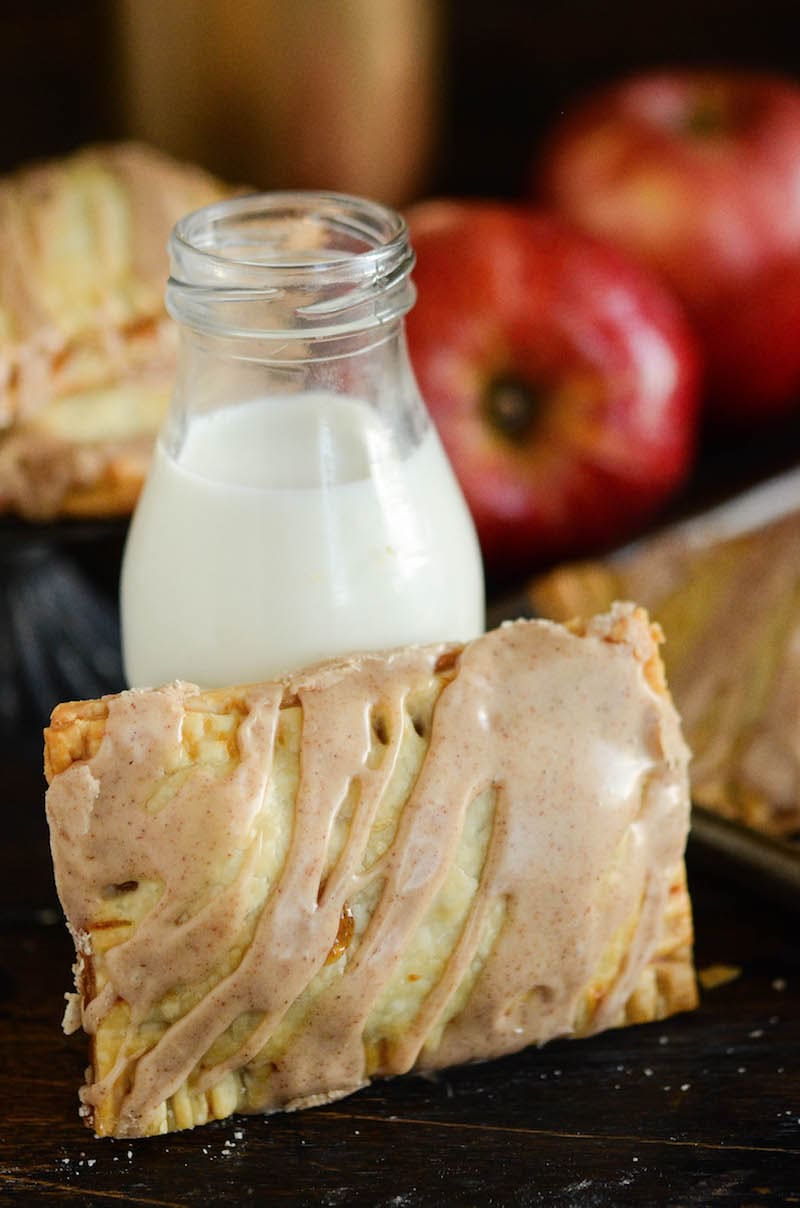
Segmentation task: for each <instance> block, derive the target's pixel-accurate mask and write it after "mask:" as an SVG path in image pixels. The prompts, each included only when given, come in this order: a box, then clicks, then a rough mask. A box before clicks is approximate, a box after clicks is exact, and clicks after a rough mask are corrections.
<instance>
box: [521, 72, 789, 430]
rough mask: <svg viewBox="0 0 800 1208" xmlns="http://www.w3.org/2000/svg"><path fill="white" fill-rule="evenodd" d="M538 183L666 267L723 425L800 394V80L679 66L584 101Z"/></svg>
mask: <svg viewBox="0 0 800 1208" xmlns="http://www.w3.org/2000/svg"><path fill="white" fill-rule="evenodd" d="M532 191H533V193H534V194H535V196H536V197H537V198H539V199H543V200H544V202H545V203H546V204H549V205H552V206H553V207H555V208H556V209H557V210H558V211H559V212H560V213H562V214H563V215H564V216H565V217H566V218H568V219H569V220H570V221H572V222H574V223H575V224H576V225H578V226H580V227H581V229H583V230H585V231H587V232H588V233H590V234H594V235H597V236H600V237H603V238H606V239H610V240H612V241H613V242H614V243H615V244H616V245H617V246H618V247H620V248H622V249H623V250H624V251H627V252H628V253H630V254H632V255H634V256H636V257H637V258H638V259H639V260H640V261H641V263H643V264H646V265H649V266H650V267H651V268H653V269H655V270H657V271H658V272H659V273H660V274H661V276H662V277H663V279H664V280H665V281H666V282H668V284H669V285H670V287H671V288H672V289H673V290H674V291H675V292H676V293H677V295H678V296H679V297H680V298H681V300H682V301H683V303H684V305H685V306H686V308H687V311H688V313H689V316H690V318H691V320H692V322H693V324H694V326H695V328H696V330H697V332H698V334H699V337H700V341H701V345H702V349H703V354H704V357H705V361H706V364H707V385H708V399H707V403H708V409H709V413H710V414H711V415H712V417H713V418H714V420H715V421H716V422H717V423H720V422H723V423H727V424H732V425H739V426H741V425H743V424H746V423H752V422H753V421H754V420H755V421H757V420H761V419H770V418H772V417H774V416H778V415H781V414H785V413H787V412H789V411H791V410H793V409H796V407H797V405H798V398H799V397H800V88H798V86H797V85H796V84H795V83H793V82H791V81H790V80H787V79H783V78H781V77H779V76H772V75H766V74H759V73H755V72H746V71H735V70H715V71H708V70H707V71H703V70H691V69H685V70H673V71H663V72H653V73H649V74H645V75H639V76H635V77H633V78H631V79H628V80H624V81H622V82H621V83H617V84H614V85H612V86H611V87H609V88H606V89H603V90H601V91H599V92H597V93H595V94H593V95H592V96H590V97H589V98H588V99H587V100H585V101H584V102H583V103H579V104H578V105H576V106H575V107H574V108H573V109H572V110H571V111H570V112H568V113H567V116H566V117H565V118H564V119H563V120H562V121H561V122H560V123H559V124H558V125H557V127H556V128H555V130H554V132H553V134H552V136H551V138H550V140H549V142H548V144H547V146H546V147H545V149H544V153H543V155H542V156H541V158H540V160H539V162H537V164H536V165H535V167H534V171H533V174H532Z"/></svg>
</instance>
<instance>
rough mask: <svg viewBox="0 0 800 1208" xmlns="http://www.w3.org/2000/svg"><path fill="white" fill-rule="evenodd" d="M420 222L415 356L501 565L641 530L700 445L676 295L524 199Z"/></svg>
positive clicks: (418, 214) (457, 209)
mask: <svg viewBox="0 0 800 1208" xmlns="http://www.w3.org/2000/svg"><path fill="white" fill-rule="evenodd" d="M409 225H410V228H411V238H412V242H413V245H414V247H415V250H416V253H417V267H416V270H415V274H414V277H415V281H416V285H417V290H418V300H417V304H416V306H415V307H414V309H413V310H412V311H411V313H410V314H409V316H408V318H407V325H408V341H409V348H410V352H411V359H412V363H413V366H414V369H415V372H416V375H417V378H418V380H419V383H420V386H421V389H422V394H423V397H424V398H425V401H426V403H427V405H428V408H429V410H430V412H431V414H432V416H433V419H434V421H435V423H436V425H437V427H438V430H439V433H440V435H441V438H442V440H443V443H444V445H445V448H446V450H447V452H448V454H449V456H450V460H451V462H452V464H453V466H454V469H455V472H456V474H457V476H458V479H459V481H460V483H461V486H462V489H463V491H464V493H465V495H466V498H467V502H468V504H469V506H470V509H471V511H472V514H473V517H474V519H475V523H476V526H477V529H478V535H479V537H480V541H481V546H482V549H483V552H484V556H485V559H486V562H487V566H488V569H489V571H490V572H491V573H493V574H496V575H510V574H512V573H515V572H521V571H524V570H526V569H527V568H529V567H532V566H534V565H538V564H541V563H542V562H543V561H544V560H546V559H551V558H556V557H561V556H564V555H567V554H574V553H579V552H586V551H589V550H595V549H598V548H600V547H602V546H605V545H609V544H611V543H613V542H615V541H617V540H619V539H620V538H623V537H625V536H627V535H629V534H630V533H632V532H634V531H635V530H636V529H638V528H639V527H640V526H641V525H642V524H643V523H644V521H645V520H646V519H647V518H648V517H649V516H651V515H652V513H653V512H654V511H655V510H656V509H657V508H658V507H659V505H661V504H662V503H663V502H664V501H665V500H666V499H667V498H668V497H669V496H670V495H671V494H672V492H673V491H674V490H675V489H676V487H677V486H678V485H679V484H680V483H681V482H682V480H683V478H684V476H685V474H686V472H687V469H688V467H689V465H690V461H691V458H692V453H693V450H694V444H695V431H696V420H697V411H698V356H697V350H696V346H695V342H694V339H693V336H692V333H691V331H690V330H689V328H688V325H687V323H686V321H685V319H684V316H683V314H682V313H681V311H680V310H679V308H678V306H677V304H676V303H675V302H674V301H673V299H672V297H671V296H670V295H669V294H668V293H667V291H666V290H665V289H664V288H663V287H662V286H661V285H660V283H658V282H657V281H656V280H654V279H653V277H652V276H651V275H650V274H649V273H648V272H647V271H646V270H644V269H642V268H640V267H639V266H638V265H637V264H634V263H632V262H631V261H630V260H629V259H628V258H627V257H625V256H623V255H622V254H620V253H619V252H618V251H617V250H615V249H613V248H610V247H608V246H606V245H604V244H602V243H600V242H598V241H596V240H594V239H591V238H589V237H587V236H585V235H583V234H581V233H579V232H577V231H575V230H574V229H572V228H571V227H570V226H568V225H567V224H566V223H565V222H564V221H563V220H560V219H558V218H553V217H552V216H548V215H546V214H536V213H532V212H530V211H529V210H528V209H526V208H525V207H523V206H511V205H501V204H492V203H483V202H451V201H434V202H426V203H422V204H420V205H419V206H417V207H416V209H415V210H413V211H412V212H411V214H410V215H409Z"/></svg>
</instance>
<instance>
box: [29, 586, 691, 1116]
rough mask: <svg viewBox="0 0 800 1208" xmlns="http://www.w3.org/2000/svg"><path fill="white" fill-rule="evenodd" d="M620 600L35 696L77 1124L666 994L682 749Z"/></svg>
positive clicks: (289, 1086) (211, 1108)
mask: <svg viewBox="0 0 800 1208" xmlns="http://www.w3.org/2000/svg"><path fill="white" fill-rule="evenodd" d="M657 639H658V633H657V631H654V630H653V629H652V628H651V626H650V625H649V623H648V621H647V617H646V614H644V613H643V612H642V611H641V610H639V609H635V608H634V607H633V605H617V606H615V607H614V609H613V610H612V611H611V612H610V613H609V614H607V615H605V616H600V617H597V618H595V619H594V620H592V621H590V622H588V623H587V624H585V625H584V624H581V625H578V624H575V625H573V626H572V627H571V628H569V629H568V628H562V627H561V626H558V625H555V624H552V623H550V622H538V621H518V622H515V623H513V624H508V625H505V626H503V627H502V628H500V629H498V630H495V631H493V632H492V633H489V634H487V635H485V636H483V637H481V638H478V639H477V640H475V641H473V642H471V643H469V644H467V645H466V646H464V647H457V646H442V645H439V646H430V647H409V648H406V649H401V650H396V651H391V652H388V653H386V654H365V655H361V656H356V657H352V658H348V659H338V660H333V661H331V662H328V663H323V664H320V665H319V666H317V667H315V668H312V669H311V670H310V671H308V672H305V673H301V674H298V675H293V676H290V677H287V678H286V679H284V680H282V681H280V682H275V683H267V684H257V685H251V686H247V687H241V688H235V689H226V690H213V691H200V690H199V689H197V688H195V687H193V686H192V685H190V684H183V683H177V684H171V685H169V686H167V687H164V688H160V689H158V690H147V691H131V692H124V693H122V694H121V695H118V696H110V697H105V698H103V699H102V700H97V701H89V702H84V703H77V704H74V703H73V704H64V705H60V706H58V708H56V710H55V711H54V713H53V718H52V722H51V725H50V728H49V729H48V730H47V731H46V770H47V776H48V780H49V783H50V787H49V790H48V795H47V813H48V819H49V824H50V832H51V840H52V850H53V860H54V865H55V873H56V881H57V885H58V891H59V895H60V897H61V901H62V903H63V906H64V910H65V913H66V916H67V921H68V923H69V926H70V928H71V931H72V933H73V936H74V938H75V944H76V949H77V964H76V966H75V973H76V988H77V994H75V995H70V996H68V998H69V1005H68V1008H67V1014H66V1017H65V1028H66V1029H67V1030H74V1029H76V1028H77V1027H79V1026H80V1024H81V1023H82V1024H83V1027H84V1029H85V1030H86V1032H87V1033H88V1034H89V1037H90V1050H91V1065H90V1067H89V1070H88V1073H87V1085H86V1086H85V1087H84V1088H83V1089H82V1091H81V1099H82V1102H83V1106H82V1109H81V1111H82V1114H83V1115H84V1116H85V1118H86V1122H87V1124H89V1125H90V1126H93V1127H94V1129H95V1131H96V1132H97V1133H98V1134H99V1135H111V1136H116V1137H137V1136H144V1135H150V1134H154V1133H163V1132H168V1131H170V1130H173V1129H180V1128H190V1127H192V1126H193V1125H196V1124H201V1123H203V1122H205V1121H207V1120H209V1119H214V1118H221V1117H224V1116H227V1115H228V1114H230V1113H231V1112H265V1111H274V1110H277V1109H279V1108H297V1107H304V1106H309V1105H313V1104H319V1103H327V1102H330V1101H332V1100H335V1099H337V1098H339V1097H341V1096H343V1095H346V1094H348V1093H350V1092H351V1091H355V1090H357V1089H358V1088H359V1087H362V1086H364V1085H365V1084H366V1083H368V1082H369V1080H370V1078H372V1077H374V1076H379V1075H381V1076H382V1075H391V1074H401V1073H404V1072H406V1071H408V1070H412V1069H413V1070H433V1069H437V1068H440V1067H443V1066H447V1065H450V1064H452V1063H456V1062H465V1061H474V1060H478V1059H484V1058H491V1057H495V1056H498V1055H500V1054H504V1053H510V1052H514V1051H516V1050H518V1049H520V1048H522V1047H523V1046H525V1045H528V1044H531V1043H541V1042H543V1041H546V1040H549V1039H551V1038H552V1037H556V1036H584V1035H588V1034H591V1033H594V1032H597V1031H600V1030H601V1029H603V1028H608V1027H613V1026H617V1025H620V1024H624V1023H634V1022H640V1021H647V1020H652V1019H659V1018H662V1017H664V1016H666V1015H668V1014H670V1013H671V1012H675V1011H679V1010H684V1009H687V1008H690V1007H692V1006H694V1005H695V980H694V973H693V966H692V954H691V945H692V927H691V915H690V905H689V899H688V895H687V891H686V884H685V879H684V868H683V851H684V844H685V840H686V833H687V825H688V808H689V802H688V784H687V758H688V756H687V749H686V747H685V745H684V743H683V740H682V738H681V734H680V727H679V722H678V717H677V714H676V713H675V710H674V709H673V706H672V704H671V701H670V698H669V695H668V693H667V691H666V688H665V685H664V681H663V677H662V669H661V663H660V660H659V656H658V648H657Z"/></svg>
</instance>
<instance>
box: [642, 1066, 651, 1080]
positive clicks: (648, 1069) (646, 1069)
mask: <svg viewBox="0 0 800 1208" xmlns="http://www.w3.org/2000/svg"><path fill="white" fill-rule="evenodd" d="M642 1073H643V1074H644V1076H645V1078H652V1077H653V1071H652V1070H651V1069H650V1067H649V1066H647V1067H646V1068H645V1069H644V1070H643V1071H642Z"/></svg>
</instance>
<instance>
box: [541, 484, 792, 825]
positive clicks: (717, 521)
mask: <svg viewBox="0 0 800 1208" xmlns="http://www.w3.org/2000/svg"><path fill="white" fill-rule="evenodd" d="M779 481H780V480H776V486H777V485H778V484H779ZM799 493H800V479H798V478H797V475H796V474H795V475H794V477H793V478H791V479H790V478H787V479H786V480H785V491H784V495H785V497H786V499H787V501H791V500H792V499H794V500H797V499H798V494H799ZM762 495H763V496H764V500H763V504H762V503H760V502H759V500H760V499H761V496H762ZM772 502H773V499H772V493H770V494H769V496H768V498H767V491H766V489H765V488H761V489H760V490H758V491H754V492H752V493H751V495H749V496H748V495H745V496H742V498H741V500H740V502H739V503H738V504H737V505H736V507H737V508H738V509H740V511H741V513H742V515H743V516H744V515H745V514H746V515H748V516H749V515H750V514H751V513H755V511H756V509H757V508H758V507H761V506H766V505H767V503H770V504H771V503H772ZM745 509H746V511H745ZM737 514H738V513H737ZM735 519H736V518H735V514H734V510H733V505H723V507H721V508H719V509H718V510H717V511H716V512H713V513H710V514H709V515H708V516H707V517H698V518H697V519H696V520H694V521H690V522H689V523H688V524H686V525H684V526H679V527H677V528H676V529H674V530H671V531H670V530H668V531H666V532H665V533H663V534H660V535H658V536H656V537H654V538H651V539H649V540H647V541H644V542H641V543H639V544H638V545H637V546H636V547H634V548H632V549H631V550H630V551H628V552H625V553H624V554H620V555H617V556H616V557H614V558H610V559H608V561H606V562H586V563H579V564H574V565H572V566H565V567H562V568H560V569H558V570H556V571H554V572H551V573H550V574H549V575H546V576H544V577H543V578H542V579H540V580H538V581H537V582H535V583H534V584H533V585H532V588H531V600H532V603H533V606H534V609H535V611H536V612H537V613H538V614H539V615H540V616H547V617H553V618H555V619H556V620H566V619H567V618H568V617H570V616H573V615H585V614H586V613H587V612H592V611H594V610H595V609H602V608H607V607H608V605H609V604H610V602H611V601H612V600H614V599H616V598H618V597H619V596H627V595H630V596H633V597H635V598H636V599H637V600H641V601H642V603H643V604H644V605H645V606H646V607H647V608H648V609H650V611H651V612H652V613H653V616H654V617H655V618H656V619H657V620H658V622H659V623H660V624H661V626H662V628H663V630H664V633H665V634H666V635H667V643H666V647H665V654H664V661H665V663H666V666H667V672H668V675H669V682H670V687H671V688H672V691H673V693H674V696H675V702H676V705H677V707H678V709H679V711H680V714H681V717H682V719H683V726H684V730H685V732H686V738H687V741H688V743H689V745H690V747H691V749H692V755H693V758H692V769H691V771H692V776H691V780H692V798H693V800H694V801H695V802H696V803H697V805H701V806H704V807H705V808H706V809H710V810H713V811H714V812H715V813H718V814H721V815H723V816H724V817H727V818H733V819H736V820H738V821H740V822H743V823H744V824H745V825H747V826H750V827H752V828H753V829H755V830H760V831H764V832H766V833H767V834H773V835H791V834H793V833H798V832H800V506H798V505H797V504H795V507H794V510H791V511H788V512H786V513H785V514H784V515H779V516H776V517H773V518H772V519H770V520H769V521H765V522H764V523H758V524H756V525H755V526H754V527H750V525H749V523H748V526H747V528H746V530H745V531H736V528H735ZM730 528H733V529H734V532H733V534H732V535H727V534H728V530H729V529H730Z"/></svg>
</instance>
